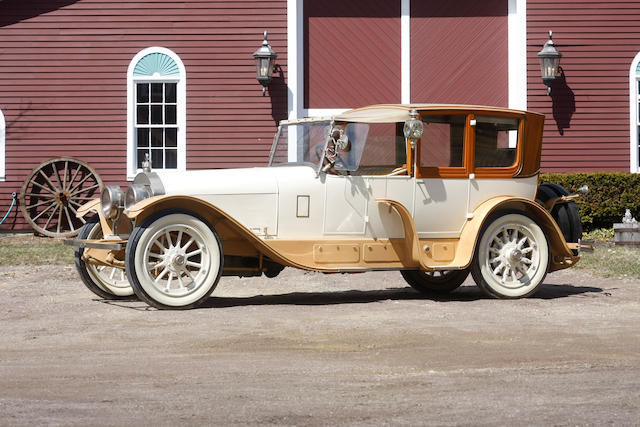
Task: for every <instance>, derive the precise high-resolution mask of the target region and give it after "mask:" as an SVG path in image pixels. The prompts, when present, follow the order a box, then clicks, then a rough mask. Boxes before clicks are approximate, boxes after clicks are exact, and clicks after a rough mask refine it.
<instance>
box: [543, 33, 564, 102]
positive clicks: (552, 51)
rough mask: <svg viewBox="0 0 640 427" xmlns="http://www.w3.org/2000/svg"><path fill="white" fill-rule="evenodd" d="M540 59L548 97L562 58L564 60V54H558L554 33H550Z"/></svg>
mask: <svg viewBox="0 0 640 427" xmlns="http://www.w3.org/2000/svg"><path fill="white" fill-rule="evenodd" d="M538 58H540V69H541V70H542V82H543V83H544V84H545V85H547V95H551V86H552V85H553V82H554V81H555V79H556V74H557V73H558V67H559V65H560V58H562V54H561V53H560V52H558V49H556V47H555V45H554V44H553V32H552V31H549V40H547V42H546V43H545V44H544V46H543V47H542V50H541V51H540V52H538Z"/></svg>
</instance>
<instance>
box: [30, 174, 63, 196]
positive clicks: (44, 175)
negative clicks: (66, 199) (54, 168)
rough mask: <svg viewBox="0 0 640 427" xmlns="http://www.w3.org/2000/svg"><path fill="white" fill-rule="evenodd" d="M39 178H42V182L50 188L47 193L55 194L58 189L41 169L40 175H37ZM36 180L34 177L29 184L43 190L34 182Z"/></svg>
mask: <svg viewBox="0 0 640 427" xmlns="http://www.w3.org/2000/svg"><path fill="white" fill-rule="evenodd" d="M39 176H42V177H43V178H44V180H45V181H46V182H47V184H49V187H50V188H51V189H50V190H49V191H51V192H53V193H55V192H56V191H57V190H58V188H57V187H56V186H55V184H54V183H53V182H51V180H50V179H49V177H48V176H47V174H46V173H44V172H43V171H42V169H40V175H39ZM36 178H38V177H37V176H36V177H34V178H33V179H32V180H31V183H32V184H34V185H37V186H39V187H41V188H44V187H42V186H41V185H40V184H38V182H37V181H36V180H35V179H36Z"/></svg>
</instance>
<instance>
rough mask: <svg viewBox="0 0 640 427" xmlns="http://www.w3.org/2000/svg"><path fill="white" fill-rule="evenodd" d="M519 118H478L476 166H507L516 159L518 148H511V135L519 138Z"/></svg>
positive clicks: (476, 127) (515, 138)
mask: <svg viewBox="0 0 640 427" xmlns="http://www.w3.org/2000/svg"><path fill="white" fill-rule="evenodd" d="M518 124H519V120H518V119H512V118H509V117H477V118H476V126H475V130H476V159H475V164H476V167H507V166H511V165H513V163H514V162H515V160H516V149H515V148H509V138H510V135H512V134H513V135H515V137H514V140H517V134H518Z"/></svg>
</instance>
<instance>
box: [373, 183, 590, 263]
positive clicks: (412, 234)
mask: <svg viewBox="0 0 640 427" xmlns="http://www.w3.org/2000/svg"><path fill="white" fill-rule="evenodd" d="M376 202H378V203H386V204H389V205H390V206H392V207H393V208H394V209H395V210H396V211H397V212H398V214H399V215H400V218H401V220H402V226H403V228H404V233H405V245H406V246H405V247H406V248H407V250H408V253H410V254H411V259H412V261H413V263H414V264H415V265H419V266H420V268H421V269H422V270H425V271H432V270H434V269H437V270H459V269H465V268H467V267H469V265H471V262H472V261H473V257H474V255H475V249H476V245H477V242H478V239H479V237H480V236H479V234H480V232H481V231H482V229H483V227H484V225H485V224H486V223H487V221H488V220H490V218H491V216H492V215H493V214H494V213H496V212H500V211H510V212H521V213H523V214H525V215H528V216H529V217H531V218H533V219H534V220H535V221H536V223H537V224H538V225H539V226H540V228H542V230H543V231H544V233H545V236H546V237H547V240H548V243H549V249H550V251H551V255H552V257H551V261H550V264H549V271H550V272H551V271H556V270H560V269H563V268H568V267H571V266H572V265H574V264H575V263H577V262H578V261H579V259H580V258H579V257H577V256H574V255H573V252H572V251H571V249H570V248H569V246H568V245H567V242H566V241H565V240H564V237H563V235H562V232H561V231H560V228H559V227H558V225H557V224H556V222H555V221H554V219H553V218H552V217H551V215H550V214H549V212H547V211H546V210H545V209H544V208H543V207H542V206H540V205H538V204H537V203H535V202H533V201H531V200H527V199H523V198H519V197H509V196H502V197H495V198H493V199H490V200H487V201H485V202H484V203H482V204H481V205H480V206H478V207H477V208H476V209H475V210H474V212H473V215H472V216H471V218H470V219H469V220H468V221H467V222H466V223H465V225H464V226H463V228H462V232H461V234H460V239H459V242H458V246H457V249H456V254H455V257H454V259H453V261H451V262H450V263H449V264H447V265H439V266H432V265H428V263H427V259H426V257H425V255H424V254H423V253H422V251H421V250H420V240H419V238H418V233H417V232H416V226H415V223H414V221H413V218H412V217H411V214H410V212H409V211H408V210H407V208H406V207H405V206H404V205H402V203H400V202H397V201H395V200H391V199H376Z"/></svg>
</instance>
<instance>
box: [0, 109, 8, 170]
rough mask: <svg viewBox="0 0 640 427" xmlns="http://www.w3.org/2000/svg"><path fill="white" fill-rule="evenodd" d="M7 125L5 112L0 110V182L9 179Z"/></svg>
mask: <svg viewBox="0 0 640 427" xmlns="http://www.w3.org/2000/svg"><path fill="white" fill-rule="evenodd" d="M6 125H7V123H6V122H5V120H4V114H2V110H0V182H3V181H5V180H6V179H7V174H6V172H7V169H6V159H5V156H6V150H5V145H6V135H7V133H6Z"/></svg>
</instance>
